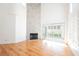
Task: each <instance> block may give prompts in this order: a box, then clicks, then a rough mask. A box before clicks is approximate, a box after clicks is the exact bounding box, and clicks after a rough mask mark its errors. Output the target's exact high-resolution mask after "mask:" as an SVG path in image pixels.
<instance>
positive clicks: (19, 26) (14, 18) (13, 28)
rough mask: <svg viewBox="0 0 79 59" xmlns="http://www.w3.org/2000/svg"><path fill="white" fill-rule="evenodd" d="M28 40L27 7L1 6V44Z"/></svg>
mask: <svg viewBox="0 0 79 59" xmlns="http://www.w3.org/2000/svg"><path fill="white" fill-rule="evenodd" d="M24 40H26V5H25V6H24V4H21V3H17V4H16V3H1V4H0V44H8V43H15V42H20V41H24Z"/></svg>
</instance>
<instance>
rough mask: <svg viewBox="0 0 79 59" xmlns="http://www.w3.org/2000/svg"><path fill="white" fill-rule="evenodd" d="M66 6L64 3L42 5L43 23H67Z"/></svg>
mask: <svg viewBox="0 0 79 59" xmlns="http://www.w3.org/2000/svg"><path fill="white" fill-rule="evenodd" d="M64 8H65V4H62V3H42V4H41V22H42V24H49V23H64V21H65V18H66V17H65V10H64Z"/></svg>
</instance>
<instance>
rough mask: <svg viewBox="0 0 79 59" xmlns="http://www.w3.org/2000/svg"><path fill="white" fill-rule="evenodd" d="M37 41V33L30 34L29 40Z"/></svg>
mask: <svg viewBox="0 0 79 59" xmlns="http://www.w3.org/2000/svg"><path fill="white" fill-rule="evenodd" d="M33 39H38V33H30V40H33Z"/></svg>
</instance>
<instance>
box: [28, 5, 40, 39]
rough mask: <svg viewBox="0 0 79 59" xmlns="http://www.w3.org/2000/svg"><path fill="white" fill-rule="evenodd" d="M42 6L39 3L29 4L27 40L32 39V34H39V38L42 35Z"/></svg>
mask: <svg viewBox="0 0 79 59" xmlns="http://www.w3.org/2000/svg"><path fill="white" fill-rule="evenodd" d="M40 13H41V5H40V4H39V3H28V4H27V39H29V38H30V33H38V38H40V34H41V32H40V31H41V19H40V18H41V14H40Z"/></svg>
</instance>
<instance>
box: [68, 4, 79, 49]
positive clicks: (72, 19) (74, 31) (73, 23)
mask: <svg viewBox="0 0 79 59" xmlns="http://www.w3.org/2000/svg"><path fill="white" fill-rule="evenodd" d="M78 6H79V4H77V3H73V4H72V12H70V13H69V18H68V43H69V45H70V46H71V47H72V48H78V47H79V39H78V35H79V34H78V32H79V30H78V20H79V19H78V17H79V16H78V12H79V11H78V10H79V7H78Z"/></svg>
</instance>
